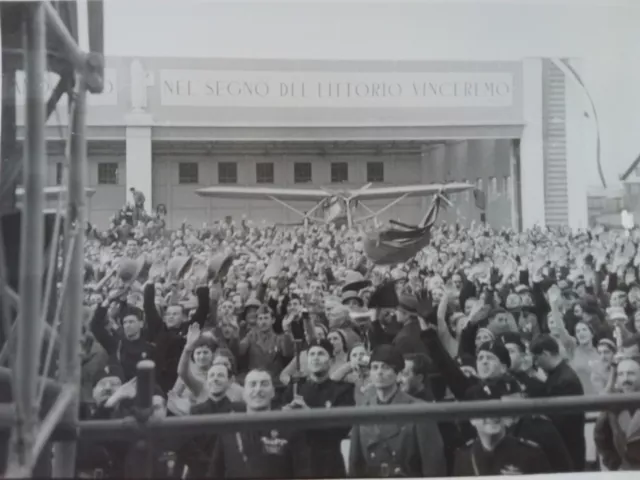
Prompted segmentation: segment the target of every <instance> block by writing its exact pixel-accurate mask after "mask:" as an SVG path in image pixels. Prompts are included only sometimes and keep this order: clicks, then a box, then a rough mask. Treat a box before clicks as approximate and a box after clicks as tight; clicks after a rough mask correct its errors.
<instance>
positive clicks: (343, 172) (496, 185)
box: [56, 162, 511, 195]
mask: <svg viewBox="0 0 640 480" xmlns="http://www.w3.org/2000/svg"><path fill="white" fill-rule="evenodd" d="M311 172H312V169H311V163H309V162H296V163H294V164H293V181H294V183H311V181H312V174H311ZM62 176H63V166H62V163H57V164H56V185H61V184H62ZM348 181H349V166H348V164H347V163H346V162H332V163H331V183H343V182H348ZM463 181H464V180H463ZM178 182H179V183H180V184H182V185H192V184H198V183H200V182H199V169H198V164H197V163H195V162H182V163H180V164H178ZM380 182H384V163H382V162H367V183H380ZM118 183H119V182H118V164H117V163H115V162H114V163H99V164H98V184H99V185H118ZM218 183H221V184H235V183H238V164H237V163H235V162H220V163H218ZM256 183H258V184H272V183H275V174H274V164H273V163H267V162H260V163H256ZM475 185H476V187H477V188H478V189H480V190H485V188H484V179H482V178H478V179H476V181H475ZM487 186H488V191H487V193H488V194H489V195H499V194H501V193H510V191H511V183H510V177H509V176H507V177H502V178H496V177H491V178H489V182H488V185H487Z"/></svg>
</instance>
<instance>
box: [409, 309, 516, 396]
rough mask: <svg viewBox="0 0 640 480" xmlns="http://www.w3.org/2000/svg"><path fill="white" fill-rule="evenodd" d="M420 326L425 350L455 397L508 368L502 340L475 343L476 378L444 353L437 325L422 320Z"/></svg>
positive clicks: (465, 393)
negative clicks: (427, 350) (476, 345)
mask: <svg viewBox="0 0 640 480" xmlns="http://www.w3.org/2000/svg"><path fill="white" fill-rule="evenodd" d="M420 327H421V330H422V333H421V337H422V340H423V341H424V342H425V345H426V347H427V348H428V349H429V352H430V353H431V358H432V360H433V362H434V364H435V365H436V367H437V368H438V370H439V372H440V374H441V375H442V378H443V379H445V380H446V382H447V386H448V387H449V390H451V393H452V394H453V396H454V397H455V398H456V399H458V400H464V399H465V398H466V395H467V391H468V390H469V389H470V388H471V387H473V386H475V385H477V384H478V383H482V382H484V381H486V380H488V379H491V378H497V377H501V376H503V375H504V374H505V373H507V372H508V371H509V368H510V367H511V357H510V355H509V350H507V348H506V347H505V346H504V345H503V344H502V342H500V341H496V340H492V341H489V342H484V343H482V344H481V345H479V346H478V348H477V351H476V359H475V360H476V374H477V377H474V376H468V375H466V374H465V372H463V371H462V368H461V365H460V364H459V363H458V362H456V361H455V360H454V359H453V358H452V357H451V356H450V355H449V354H448V353H447V351H446V349H445V347H444V345H443V344H442V342H441V341H440V338H439V337H438V331H437V328H436V327H435V326H434V325H433V324H428V323H426V322H424V321H422V322H421V323H420Z"/></svg>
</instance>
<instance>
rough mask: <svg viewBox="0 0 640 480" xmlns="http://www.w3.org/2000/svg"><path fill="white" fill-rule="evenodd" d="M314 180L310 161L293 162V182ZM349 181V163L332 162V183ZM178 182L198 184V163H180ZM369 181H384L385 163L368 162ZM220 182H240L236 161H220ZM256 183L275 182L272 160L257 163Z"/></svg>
mask: <svg viewBox="0 0 640 480" xmlns="http://www.w3.org/2000/svg"><path fill="white" fill-rule="evenodd" d="M312 181H313V175H312V167H311V163H310V162H295V163H294V164H293V182H294V183H311V182H312ZM348 181H349V165H348V163H347V162H332V163H331V183H346V182H348ZM178 182H179V183H180V184H183V185H189V184H197V183H200V182H199V171H198V164H197V163H180V164H179V165H178ZM367 182H368V183H369V182H370V183H380V182H384V163H382V162H367ZM218 183H221V184H234V183H238V164H237V163H235V162H220V163H218ZM256 183H258V184H272V183H275V168H274V164H273V163H271V162H258V163H256Z"/></svg>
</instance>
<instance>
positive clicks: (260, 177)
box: [256, 163, 274, 183]
mask: <svg viewBox="0 0 640 480" xmlns="http://www.w3.org/2000/svg"><path fill="white" fill-rule="evenodd" d="M273 177H274V175H273V163H256V182H257V183H273Z"/></svg>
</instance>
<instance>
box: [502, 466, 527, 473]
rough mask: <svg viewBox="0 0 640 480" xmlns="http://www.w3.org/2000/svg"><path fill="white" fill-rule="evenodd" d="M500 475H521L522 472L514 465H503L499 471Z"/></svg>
mask: <svg viewBox="0 0 640 480" xmlns="http://www.w3.org/2000/svg"><path fill="white" fill-rule="evenodd" d="M500 474H501V475H522V474H523V473H522V471H521V470H520V469H519V468H518V467H516V466H515V465H505V466H504V467H502V468H501V469H500Z"/></svg>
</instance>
